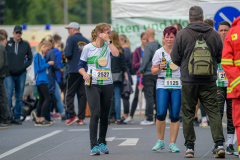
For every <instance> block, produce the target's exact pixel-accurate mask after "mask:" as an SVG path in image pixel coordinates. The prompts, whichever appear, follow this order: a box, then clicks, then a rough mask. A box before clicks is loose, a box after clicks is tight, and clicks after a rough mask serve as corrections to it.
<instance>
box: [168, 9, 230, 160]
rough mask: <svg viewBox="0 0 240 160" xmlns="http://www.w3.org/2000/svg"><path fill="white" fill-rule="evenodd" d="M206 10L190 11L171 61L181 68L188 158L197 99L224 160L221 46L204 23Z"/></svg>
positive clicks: (218, 38) (178, 36) (174, 46)
mask: <svg viewBox="0 0 240 160" xmlns="http://www.w3.org/2000/svg"><path fill="white" fill-rule="evenodd" d="M203 19H204V17H203V10H202V8H201V7H199V6H193V7H191V8H190V10H189V20H190V24H189V25H188V26H187V27H186V29H183V30H181V31H180V32H178V35H177V37H176V39H175V42H174V45H173V49H172V52H171V58H172V61H173V63H175V64H176V65H178V66H180V67H181V80H182V112H183V134H184V138H185V146H186V154H185V158H193V157H194V142H195V140H196V135H195V132H194V126H193V120H194V115H195V109H196V108H195V106H196V104H197V103H198V99H200V101H201V102H202V104H203V106H204V109H205V111H206V113H207V115H208V117H209V121H210V128H211V132H212V137H213V141H214V142H215V148H216V155H215V158H224V157H225V150H224V148H223V142H224V141H225V140H224V136H223V128H222V120H221V115H220V112H219V108H218V103H217V86H216V80H217V67H218V66H217V64H218V63H220V62H221V55H222V42H221V38H220V36H219V34H218V33H217V32H216V31H214V30H213V29H212V28H211V26H210V25H208V24H206V23H203Z"/></svg>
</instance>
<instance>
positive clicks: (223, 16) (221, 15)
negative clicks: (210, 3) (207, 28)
mask: <svg viewBox="0 0 240 160" xmlns="http://www.w3.org/2000/svg"><path fill="white" fill-rule="evenodd" d="M219 16H220V17H222V19H224V21H227V22H228V23H230V25H231V24H232V22H231V21H230V19H228V18H227V17H226V16H225V15H224V14H223V13H222V12H220V13H219Z"/></svg>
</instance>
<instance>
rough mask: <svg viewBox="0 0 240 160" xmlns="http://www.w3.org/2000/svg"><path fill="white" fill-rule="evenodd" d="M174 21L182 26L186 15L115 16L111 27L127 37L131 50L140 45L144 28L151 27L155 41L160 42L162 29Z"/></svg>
mask: <svg viewBox="0 0 240 160" xmlns="http://www.w3.org/2000/svg"><path fill="white" fill-rule="evenodd" d="M174 23H180V24H181V25H182V26H183V28H184V27H186V26H187V25H188V24H189V20H188V16H179V17H178V16H174V17H170V16H169V17H137V18H115V19H113V20H112V29H113V30H115V31H117V32H118V34H125V35H126V36H127V37H128V38H129V40H130V44H131V50H132V52H133V51H134V50H135V49H136V48H137V47H139V46H140V45H141V40H140V36H141V33H142V32H145V31H146V29H148V28H153V29H154V30H155V39H156V41H157V42H159V43H160V44H162V36H163V30H164V29H165V28H166V27H168V26H172V25H173V24H174Z"/></svg>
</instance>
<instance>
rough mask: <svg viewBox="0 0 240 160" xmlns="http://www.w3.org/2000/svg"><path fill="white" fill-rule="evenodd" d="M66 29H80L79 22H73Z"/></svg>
mask: <svg viewBox="0 0 240 160" xmlns="http://www.w3.org/2000/svg"><path fill="white" fill-rule="evenodd" d="M65 28H66V29H69V28H74V29H80V25H79V24H78V23H77V22H71V23H69V25H68V26H67V27H65Z"/></svg>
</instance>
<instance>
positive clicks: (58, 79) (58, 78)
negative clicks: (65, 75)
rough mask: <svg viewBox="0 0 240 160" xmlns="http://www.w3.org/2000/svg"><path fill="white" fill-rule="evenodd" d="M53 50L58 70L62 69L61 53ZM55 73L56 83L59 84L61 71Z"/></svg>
mask: <svg viewBox="0 0 240 160" xmlns="http://www.w3.org/2000/svg"><path fill="white" fill-rule="evenodd" d="M53 50H54V52H55V56H56V59H57V64H58V66H59V67H60V68H63V64H62V53H61V51H59V50H58V49H57V48H53ZM56 73H57V81H58V82H59V83H60V82H61V71H57V72H56Z"/></svg>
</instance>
